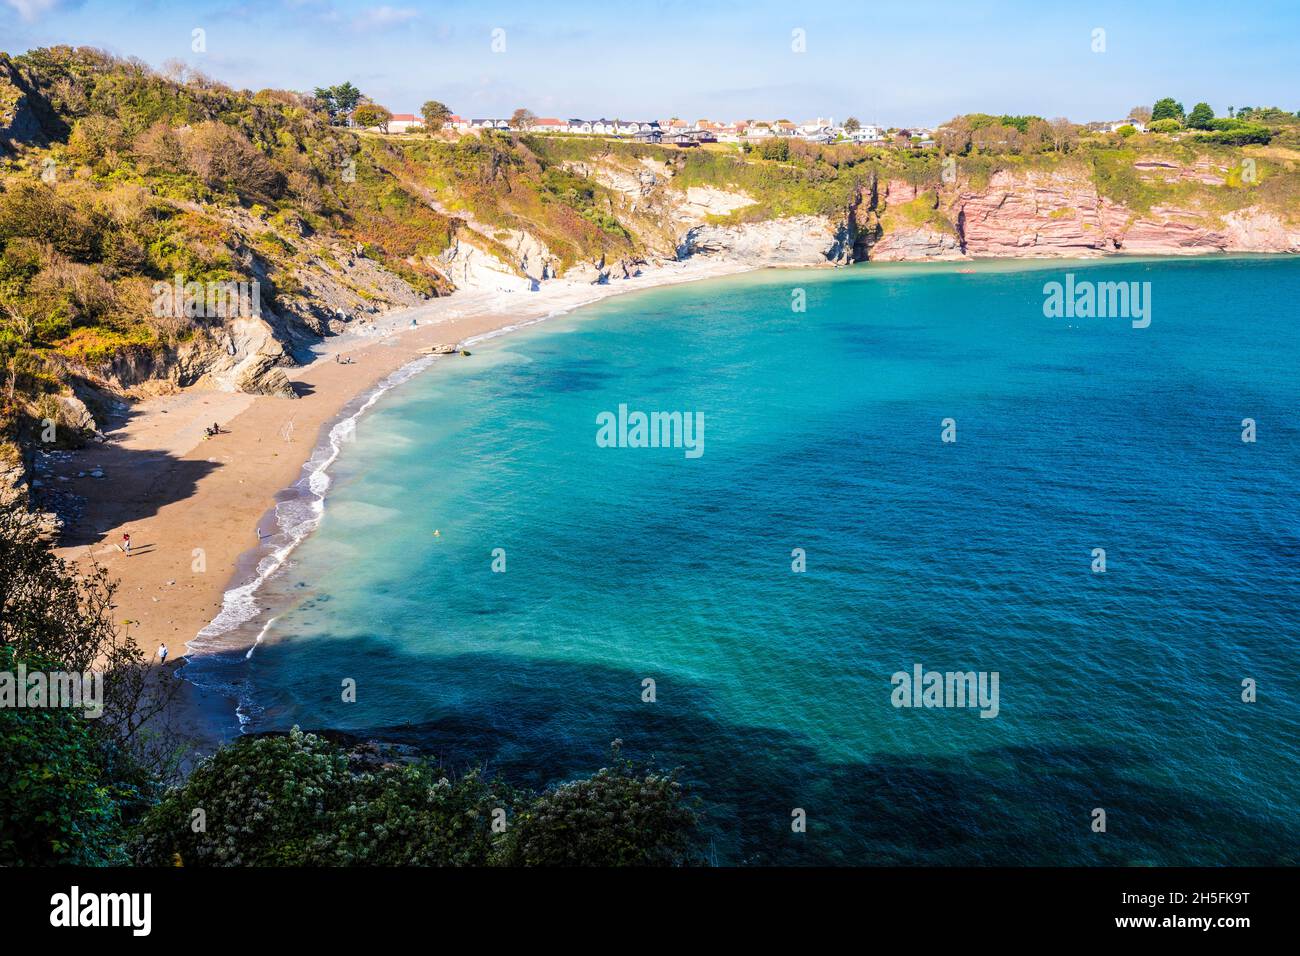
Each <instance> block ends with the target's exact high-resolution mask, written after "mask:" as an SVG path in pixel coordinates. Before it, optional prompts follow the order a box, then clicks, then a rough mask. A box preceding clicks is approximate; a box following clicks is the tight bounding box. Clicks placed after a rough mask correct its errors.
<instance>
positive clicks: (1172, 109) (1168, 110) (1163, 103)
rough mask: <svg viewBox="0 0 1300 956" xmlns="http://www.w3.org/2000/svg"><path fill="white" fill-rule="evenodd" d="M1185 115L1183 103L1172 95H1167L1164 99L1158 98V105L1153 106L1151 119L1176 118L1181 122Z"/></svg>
mask: <svg viewBox="0 0 1300 956" xmlns="http://www.w3.org/2000/svg"><path fill="white" fill-rule="evenodd" d="M1184 116H1185V114H1184V113H1183V104H1182V103H1179V102H1178V101H1177V100H1175V99H1174V98H1173V97H1172V96H1166V97H1165V98H1164V99H1162V100H1156V105H1155V106H1153V107H1151V119H1152V120H1153V121H1156V122H1158V121H1159V120H1163V119H1176V120H1178V122H1180V123H1181V122H1182V121H1183V118H1184Z"/></svg>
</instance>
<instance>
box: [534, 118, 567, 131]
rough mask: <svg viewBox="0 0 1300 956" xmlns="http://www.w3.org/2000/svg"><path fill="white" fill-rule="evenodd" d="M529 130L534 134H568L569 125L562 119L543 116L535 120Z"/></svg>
mask: <svg viewBox="0 0 1300 956" xmlns="http://www.w3.org/2000/svg"><path fill="white" fill-rule="evenodd" d="M529 129H531V130H532V131H533V132H534V133H567V132H568V131H569V124H568V123H567V122H565V121H564V120H562V119H556V118H555V117H554V116H543V117H540V118H539V119H535V120H533V123H532V126H530V127H529Z"/></svg>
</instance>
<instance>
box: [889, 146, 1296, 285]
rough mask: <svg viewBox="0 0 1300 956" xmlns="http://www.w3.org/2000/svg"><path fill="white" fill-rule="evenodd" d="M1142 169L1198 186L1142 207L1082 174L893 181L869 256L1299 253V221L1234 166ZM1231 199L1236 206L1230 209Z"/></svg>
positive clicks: (1058, 172) (1151, 165)
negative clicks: (1232, 178) (1266, 203)
mask: <svg viewBox="0 0 1300 956" xmlns="http://www.w3.org/2000/svg"><path fill="white" fill-rule="evenodd" d="M1135 168H1136V169H1137V170H1139V171H1140V174H1141V175H1142V176H1143V177H1147V176H1150V177H1152V178H1158V179H1159V180H1161V181H1164V182H1169V181H1177V182H1184V183H1196V184H1198V186H1199V188H1194V189H1185V190H1169V192H1170V193H1171V199H1170V200H1169V201H1157V202H1154V203H1151V204H1150V205H1149V206H1147V207H1146V208H1144V209H1138V208H1134V207H1132V206H1129V205H1126V204H1125V203H1123V202H1120V201H1117V200H1115V199H1111V198H1108V197H1107V196H1105V195H1103V194H1102V192H1101V191H1100V190H1099V189H1098V187H1097V185H1096V184H1095V183H1094V182H1093V180H1092V178H1090V176H1089V175H1088V172H1087V170H1086V169H1084V168H1065V169H1058V170H1053V171H1049V172H1043V171H1009V170H1003V171H999V172H997V173H995V174H994V175H993V176H991V177H990V178H989V180H988V182H987V184H985V185H982V186H976V185H974V184H972V183H971V182H970V181H969V180H966V181H963V180H962V179H961V178H958V179H957V180H956V181H955V182H953V183H951V184H945V185H943V186H941V187H939V188H931V189H928V190H927V189H921V188H918V187H916V186H913V185H911V184H909V183H906V182H902V181H899V180H891V181H889V182H887V183H886V184H884V185H883V188H882V189H881V190H880V195H881V200H880V203H879V207H878V210H876V211H878V212H879V213H880V218H881V228H880V231H879V234H878V235H877V236H875V237H873V239H872V241H870V242H869V243H868V244H867V248H866V256H867V258H870V259H877V260H883V261H908V260H926V259H959V258H965V257H971V258H999V257H1025V258H1036V257H1057V256H1059V257H1088V256H1100V255H1106V254H1109V253H1127V254H1137V255H1200V254H1207V253H1219V252H1280V253H1296V252H1300V222H1298V221H1297V220H1296V218H1294V217H1292V218H1287V217H1285V216H1284V215H1283V214H1281V213H1279V212H1278V211H1276V210H1272V209H1267V208H1265V207H1263V206H1262V205H1258V204H1254V203H1252V202H1251V201H1250V195H1249V192H1248V188H1245V191H1244V193H1243V189H1244V188H1243V187H1240V186H1238V187H1231V186H1229V185H1227V177H1228V175H1229V174H1230V172H1231V171H1230V170H1229V169H1227V168H1216V167H1213V166H1210V165H1208V164H1206V163H1205V162H1203V161H1202V162H1196V163H1189V164H1186V165H1177V164H1173V163H1168V162H1155V161H1149V162H1146V163H1142V162H1139V163H1137V164H1135ZM1229 190H1233V193H1232V194H1231V195H1225V194H1227V193H1228V191H1229ZM1225 198H1226V199H1233V200H1236V201H1237V202H1238V203H1239V207H1238V208H1235V209H1225V203H1224V199H1225ZM1296 213H1298V214H1300V210H1296Z"/></svg>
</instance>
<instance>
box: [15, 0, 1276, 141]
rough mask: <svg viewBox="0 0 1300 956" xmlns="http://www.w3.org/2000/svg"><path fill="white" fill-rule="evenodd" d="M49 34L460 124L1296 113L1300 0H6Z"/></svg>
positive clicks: (43, 37)
mask: <svg viewBox="0 0 1300 956" xmlns="http://www.w3.org/2000/svg"><path fill="white" fill-rule="evenodd" d="M195 31H202V33H201V34H198V36H200V37H201V39H202V43H201V44H199V43H197V42H196V41H195V36H196V34H195ZM1098 31H1101V32H1098ZM56 43H67V44H73V45H90V46H97V47H101V48H103V49H106V50H108V51H110V52H112V53H116V54H120V55H124V56H128V55H129V56H138V57H140V58H142V59H144V60H146V61H147V62H149V63H151V64H153V65H154V66H159V65H161V64H162V63H163V62H164V61H166V60H170V59H178V60H182V61H184V62H185V63H187V64H189V65H190V66H192V67H196V68H198V69H200V70H202V71H203V72H204V73H206V74H208V75H209V76H213V77H215V78H216V79H219V80H221V81H223V82H225V83H227V84H229V85H230V86H233V87H236V88H239V89H251V90H257V89H261V88H263V87H277V88H285V89H295V90H311V89H312V88H314V87H317V86H330V85H334V84H336V83H342V82H344V81H345V80H348V81H351V82H352V83H354V84H355V85H357V86H358V87H360V88H361V90H362V91H363V92H365V93H366V94H367V95H368V96H370V97H371V98H372V99H373V100H375V101H376V102H378V103H381V104H383V105H384V106H386V107H388V109H390V110H392V111H393V112H417V111H418V110H419V107H420V104H421V103H423V102H424V101H425V100H429V99H435V100H440V101H442V102H444V103H446V104H447V105H448V106H449V107H451V109H452V111H453V112H456V113H459V114H461V115H465V116H474V117H492V116H509V115H510V113H511V112H513V111H514V110H515V109H516V108H518V107H526V108H528V109H531V110H532V111H533V112H534V113H536V114H537V115H539V116H558V117H561V118H569V117H583V118H589V119H590V118H597V117H601V116H605V117H610V118H619V119H638V120H644V119H666V118H669V117H673V116H679V117H682V118H684V119H691V120H694V119H699V118H703V117H707V118H710V119H723V120H734V119H751V118H767V119H791V120H794V121H796V122H802V121H804V120H807V119H812V118H814V117H826V118H835V119H839V120H843V119H844V118H846V117H848V116H850V115H852V116H856V117H857V118H858V119H860V120H861V121H863V122H878V123H882V124H884V125H887V126H910V125H926V126H932V125H935V124H937V123H939V122H942V121H943V120H945V119H948V118H950V117H952V116H954V115H957V114H959V113H969V112H986V113H997V114H1001V113H1013V114H1022V113H1030V114H1036V115H1040V116H1044V117H1049V118H1050V117H1055V116H1068V117H1069V118H1070V119H1072V120H1074V121H1076V122H1088V121H1092V120H1108V119H1119V118H1123V117H1124V116H1126V115H1127V114H1128V111H1129V109H1130V108H1131V107H1133V106H1137V105H1148V106H1149V105H1150V104H1151V103H1153V102H1154V101H1155V100H1156V99H1158V98H1160V97H1162V96H1173V97H1174V98H1176V99H1178V100H1179V101H1181V102H1182V103H1184V105H1185V106H1186V107H1187V108H1188V109H1190V108H1191V106H1192V105H1193V104H1194V103H1196V102H1199V101H1201V100H1205V101H1207V102H1209V103H1210V105H1211V106H1213V107H1214V108H1215V111H1216V112H1217V113H1219V114H1225V113H1226V112H1227V108H1228V107H1229V106H1246V105H1250V106H1273V105H1276V106H1281V107H1283V108H1286V109H1289V110H1292V111H1294V110H1300V0H1252V2H1250V3H1236V4H1234V3H1231V2H1227V3H1225V2H1223V0H1214V2H1202V0H1124V2H1110V0H1086V2H1078V0H1076V2H1066V3H1060V2H1056V0H1031V2H1021V0H967V2H926V0H901V2H891V3H867V2H858V3H835V4H826V3H820V4H813V3H795V2H791V0H783V2H770V0H750V2H742V0H665V2H645V0H605V2H602V3H580V2H576V0H530V2H521V0H514V2H507V0H442V2H437V3H421V2H415V0H388V2H376V0H167V2H164V0H0V50H2V51H4V52H8V53H11V54H15V53H21V52H23V51H25V50H28V49H31V48H34V47H40V46H48V45H52V44H56ZM198 47H201V49H198Z"/></svg>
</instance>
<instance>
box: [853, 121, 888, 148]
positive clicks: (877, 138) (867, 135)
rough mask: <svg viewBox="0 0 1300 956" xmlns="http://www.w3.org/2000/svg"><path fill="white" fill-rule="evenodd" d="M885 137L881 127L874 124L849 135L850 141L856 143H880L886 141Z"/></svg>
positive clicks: (861, 127) (859, 128)
mask: <svg viewBox="0 0 1300 956" xmlns="http://www.w3.org/2000/svg"><path fill="white" fill-rule="evenodd" d="M884 138H885V137H884V135H883V134H882V133H881V131H880V127H879V126H876V125H874V124H868V125H866V126H859V127H858V128H857V129H855V130H854V131H853V132H852V133H849V139H851V140H853V142H855V143H879V142H882V141H883V140H884Z"/></svg>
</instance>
